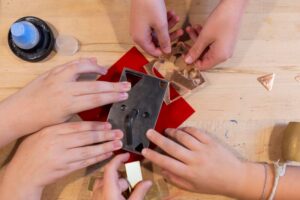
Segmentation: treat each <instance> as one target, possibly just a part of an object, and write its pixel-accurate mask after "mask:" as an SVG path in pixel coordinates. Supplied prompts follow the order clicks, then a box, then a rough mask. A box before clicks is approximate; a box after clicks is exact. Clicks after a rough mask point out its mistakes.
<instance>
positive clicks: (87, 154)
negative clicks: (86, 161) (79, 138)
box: [80, 147, 92, 158]
mask: <svg viewBox="0 0 300 200" xmlns="http://www.w3.org/2000/svg"><path fill="white" fill-rule="evenodd" d="M91 155H92V152H91V150H90V148H88V147H86V148H82V150H81V151H80V156H81V158H89V157H91Z"/></svg>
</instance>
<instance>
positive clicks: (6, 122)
mask: <svg viewBox="0 0 300 200" xmlns="http://www.w3.org/2000/svg"><path fill="white" fill-rule="evenodd" d="M16 112H18V111H17V110H16V111H14V110H13V109H12V108H11V103H10V102H9V100H8V99H6V100H4V101H2V102H1V103H0V148H1V147H3V146H4V145H6V144H8V143H10V142H12V141H14V140H16V139H18V138H19V137H22V136H23V135H22V134H21V132H20V131H18V127H19V122H20V120H19V119H17V118H18V117H17V116H18V113H16Z"/></svg>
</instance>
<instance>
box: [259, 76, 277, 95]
mask: <svg viewBox="0 0 300 200" xmlns="http://www.w3.org/2000/svg"><path fill="white" fill-rule="evenodd" d="M274 79H275V74H274V73H271V74H266V75H264V76H260V77H258V78H257V80H258V81H259V82H260V83H261V84H262V85H263V86H264V87H265V88H266V89H267V90H268V91H271V90H272V88H273V84H274Z"/></svg>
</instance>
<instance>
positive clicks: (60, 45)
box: [55, 35, 79, 56]
mask: <svg viewBox="0 0 300 200" xmlns="http://www.w3.org/2000/svg"><path fill="white" fill-rule="evenodd" d="M78 50H79V42H78V40H77V39H76V38H74V37H73V36H70V35H58V36H57V38H56V40H55V51H56V52H57V53H58V54H61V55H64V56H71V55H74V54H75V53H76V52H77V51H78Z"/></svg>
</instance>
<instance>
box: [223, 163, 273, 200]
mask: <svg viewBox="0 0 300 200" xmlns="http://www.w3.org/2000/svg"><path fill="white" fill-rule="evenodd" d="M264 165H266V168H265V166H264ZM273 181H274V170H273V168H272V166H270V165H268V164H263V163H254V162H244V163H243V169H242V173H241V177H240V180H239V182H238V183H237V187H236V188H234V189H235V190H234V191H233V192H232V193H231V194H230V195H229V196H231V197H234V198H237V199H261V197H262V196H263V195H264V197H265V198H267V197H268V196H269V194H270V193H271V190H272V184H273Z"/></svg>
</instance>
